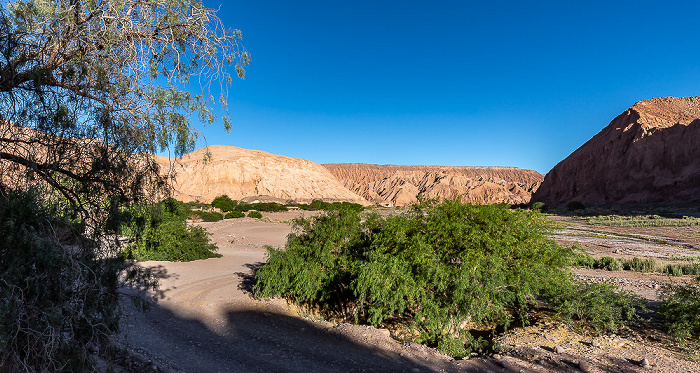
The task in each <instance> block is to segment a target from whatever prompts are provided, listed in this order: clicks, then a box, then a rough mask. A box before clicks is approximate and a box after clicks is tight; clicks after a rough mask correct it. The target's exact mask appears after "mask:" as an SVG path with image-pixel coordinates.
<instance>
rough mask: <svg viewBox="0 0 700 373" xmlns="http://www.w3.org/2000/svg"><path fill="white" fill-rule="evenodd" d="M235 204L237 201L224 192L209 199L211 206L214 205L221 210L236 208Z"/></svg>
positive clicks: (226, 210) (227, 210)
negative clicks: (211, 199)
mask: <svg viewBox="0 0 700 373" xmlns="http://www.w3.org/2000/svg"><path fill="white" fill-rule="evenodd" d="M237 204H238V202H237V201H234V200H232V199H231V198H229V196H227V195H225V194H224V195H221V196H218V197H216V198H214V200H213V201H211V206H212V207H216V208H218V209H220V210H221V211H223V212H229V211H233V210H234V209H235V208H236V205H237Z"/></svg>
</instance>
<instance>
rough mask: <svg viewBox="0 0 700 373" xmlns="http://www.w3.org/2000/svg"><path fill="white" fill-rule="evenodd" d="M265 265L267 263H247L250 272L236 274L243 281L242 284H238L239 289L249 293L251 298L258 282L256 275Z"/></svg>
mask: <svg viewBox="0 0 700 373" xmlns="http://www.w3.org/2000/svg"><path fill="white" fill-rule="evenodd" d="M264 264H265V263H263V262H255V263H247V264H245V265H244V266H245V267H246V268H248V269H249V270H250V271H248V272H236V273H234V274H235V275H236V276H238V277H239V278H240V279H241V282H240V283H239V284H238V289H239V290H242V291H244V292H246V293H249V294H250V295H251V296H253V286H255V282H256V281H255V274H256V273H257V272H258V270H259V269H260V268H261V267H262V266H263V265H264Z"/></svg>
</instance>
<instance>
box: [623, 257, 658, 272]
mask: <svg viewBox="0 0 700 373" xmlns="http://www.w3.org/2000/svg"><path fill="white" fill-rule="evenodd" d="M622 267H623V269H625V270H630V271H635V272H654V271H655V270H656V260H654V258H647V259H642V258H640V257H636V256H635V257H634V258H632V259H626V260H624V261H623V263H622Z"/></svg>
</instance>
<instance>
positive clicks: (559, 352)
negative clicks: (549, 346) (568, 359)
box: [554, 346, 564, 354]
mask: <svg viewBox="0 0 700 373" xmlns="http://www.w3.org/2000/svg"><path fill="white" fill-rule="evenodd" d="M554 352H556V353H558V354H563V353H564V347H562V346H554Z"/></svg>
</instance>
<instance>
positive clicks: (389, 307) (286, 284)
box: [254, 201, 571, 356]
mask: <svg viewBox="0 0 700 373" xmlns="http://www.w3.org/2000/svg"><path fill="white" fill-rule="evenodd" d="M548 224H549V223H548V222H547V221H546V220H545V219H544V218H543V217H542V216H541V215H540V214H538V213H537V212H534V211H526V210H514V211H511V210H509V209H508V208H507V206H501V205H499V206H472V205H465V204H462V203H460V202H454V201H445V202H443V203H441V204H438V205H427V204H422V205H419V206H416V207H415V208H414V209H413V210H411V211H410V212H407V213H405V214H403V215H399V216H389V217H386V218H382V217H380V216H378V215H376V214H371V215H368V216H366V217H364V218H362V217H361V216H360V214H359V213H358V212H357V211H355V210H351V209H341V210H337V211H332V212H329V213H328V214H327V215H325V216H319V217H313V218H311V219H297V220H296V221H295V230H294V232H293V233H292V234H291V235H290V236H289V238H288V241H287V244H286V249H285V250H278V249H274V248H268V255H269V259H268V262H267V263H266V264H265V265H264V266H262V268H260V270H259V271H258V272H257V274H256V279H257V283H256V285H255V288H254V291H255V294H256V296H258V297H273V296H283V297H285V298H287V299H289V300H291V301H293V302H296V303H302V304H309V305H317V306H319V307H320V309H321V310H322V311H323V312H325V313H327V314H328V315H331V316H336V317H338V316H342V317H345V318H348V319H353V320H355V321H356V322H360V323H369V324H372V325H382V324H383V323H388V322H397V321H402V322H404V323H406V324H407V326H408V327H409V328H411V329H412V330H414V331H415V332H416V335H417V337H416V338H415V340H416V341H418V342H422V343H426V344H429V345H432V346H438V347H441V348H443V349H445V350H447V351H448V352H449V353H451V354H453V355H454V356H464V354H466V353H468V352H469V351H470V350H471V349H472V348H474V346H475V345H477V344H479V343H481V342H479V339H478V338H475V337H474V336H473V335H472V334H471V333H470V332H469V330H470V329H472V328H474V329H483V328H495V327H496V326H498V325H500V326H504V327H507V326H508V325H509V324H510V323H511V322H512V321H513V317H514V316H515V315H522V314H523V313H524V311H525V310H526V309H527V308H528V306H529V305H530V304H531V303H530V302H531V301H532V300H533V299H534V297H535V296H536V295H537V294H542V293H554V292H556V290H557V289H558V288H559V287H561V286H563V285H564V284H566V283H567V282H568V281H569V274H568V271H567V269H566V266H567V265H568V264H569V262H570V259H569V257H570V255H571V250H570V249H568V248H563V247H560V246H558V245H556V244H555V243H554V242H553V241H551V240H549V239H548V238H547V236H546V234H547V232H548V228H549V225H548ZM455 339H459V342H455ZM460 343H461V344H462V347H460V346H458V344H460Z"/></svg>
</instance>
